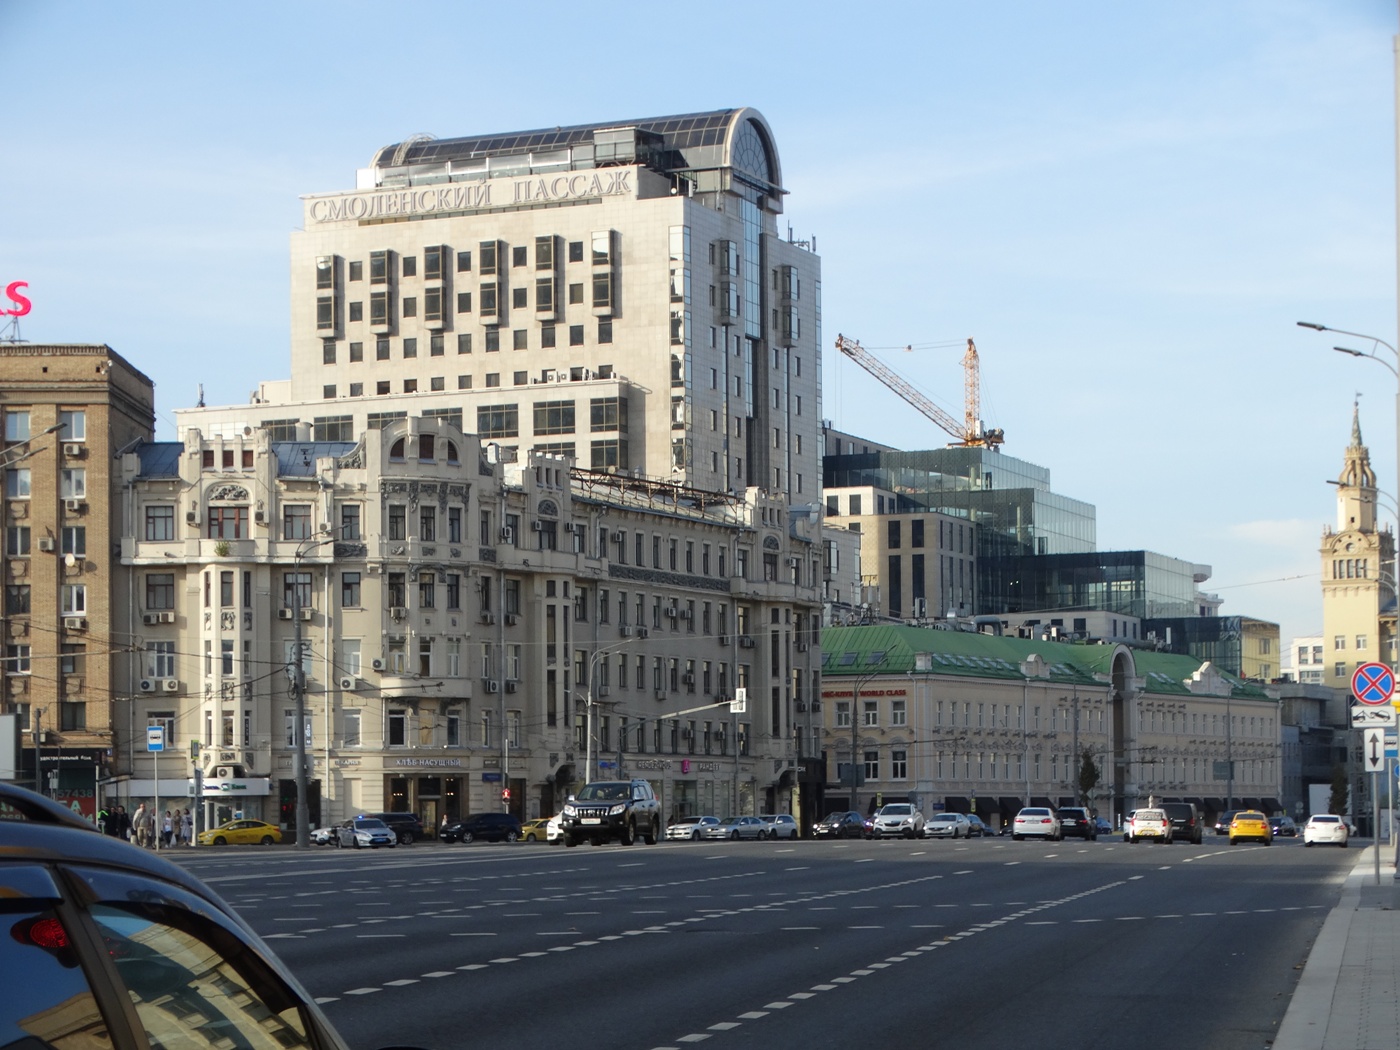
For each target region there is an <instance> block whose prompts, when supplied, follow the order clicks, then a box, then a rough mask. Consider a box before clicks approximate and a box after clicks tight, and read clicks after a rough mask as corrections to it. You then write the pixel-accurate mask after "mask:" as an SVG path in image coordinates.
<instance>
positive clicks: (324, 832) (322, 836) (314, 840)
mask: <svg viewBox="0 0 1400 1050" xmlns="http://www.w3.org/2000/svg"><path fill="white" fill-rule="evenodd" d="M335 832H336V825H334V824H331V825H330V826H328V827H324V828H315V829H313V830H312V832H311V845H313V846H329V845H331V843H333V842H335Z"/></svg>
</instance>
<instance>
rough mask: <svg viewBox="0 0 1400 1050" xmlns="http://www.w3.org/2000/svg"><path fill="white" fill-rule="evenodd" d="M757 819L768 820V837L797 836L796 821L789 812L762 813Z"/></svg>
mask: <svg viewBox="0 0 1400 1050" xmlns="http://www.w3.org/2000/svg"><path fill="white" fill-rule="evenodd" d="M758 819H759V820H766V821H767V822H768V837H769V838H770V839H795V838H797V821H796V819H795V818H794V817H793V815H792V814H791V813H778V814H772V813H764V814H763V815H762V816H760V817H759V818H758Z"/></svg>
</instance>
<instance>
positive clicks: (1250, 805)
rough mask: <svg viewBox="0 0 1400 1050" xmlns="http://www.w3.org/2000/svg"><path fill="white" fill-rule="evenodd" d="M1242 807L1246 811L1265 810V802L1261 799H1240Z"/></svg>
mask: <svg viewBox="0 0 1400 1050" xmlns="http://www.w3.org/2000/svg"><path fill="white" fill-rule="evenodd" d="M1240 805H1241V806H1243V807H1244V808H1245V809H1263V808H1264V800H1263V799H1261V798H1242V799H1240Z"/></svg>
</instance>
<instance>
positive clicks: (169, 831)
mask: <svg viewBox="0 0 1400 1050" xmlns="http://www.w3.org/2000/svg"><path fill="white" fill-rule="evenodd" d="M160 841H161V845H163V846H164V847H165V848H166V849H169V848H170V847H171V846H173V845H175V820H174V818H173V817H171V815H170V810H168V809H167V810H166V811H165V816H164V817H162V818H161V821H160Z"/></svg>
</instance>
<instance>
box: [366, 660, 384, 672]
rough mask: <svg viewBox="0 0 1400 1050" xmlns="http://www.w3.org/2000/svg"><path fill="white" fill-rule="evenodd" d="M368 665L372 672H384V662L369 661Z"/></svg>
mask: <svg viewBox="0 0 1400 1050" xmlns="http://www.w3.org/2000/svg"><path fill="white" fill-rule="evenodd" d="M369 665H370V667H372V668H374V670H376V671H382V670H384V661H383V660H379V659H374V660H371V661H370V662H369Z"/></svg>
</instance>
